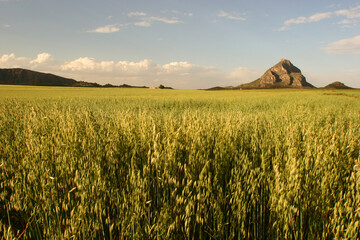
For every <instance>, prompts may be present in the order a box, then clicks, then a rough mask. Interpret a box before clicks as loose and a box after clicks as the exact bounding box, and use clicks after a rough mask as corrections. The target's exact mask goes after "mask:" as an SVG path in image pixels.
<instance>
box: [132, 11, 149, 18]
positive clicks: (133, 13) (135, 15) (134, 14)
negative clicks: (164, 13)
mask: <svg viewBox="0 0 360 240" xmlns="http://www.w3.org/2000/svg"><path fill="white" fill-rule="evenodd" d="M127 15H128V17H139V16H146V15H147V14H146V13H144V12H129V13H128V14H127Z"/></svg>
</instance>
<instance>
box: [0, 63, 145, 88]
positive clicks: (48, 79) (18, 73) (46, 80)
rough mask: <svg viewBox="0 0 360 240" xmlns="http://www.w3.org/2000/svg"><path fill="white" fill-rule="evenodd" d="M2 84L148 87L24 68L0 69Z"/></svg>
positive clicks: (0, 82) (0, 81)
mask: <svg viewBox="0 0 360 240" xmlns="http://www.w3.org/2000/svg"><path fill="white" fill-rule="evenodd" d="M0 84H6V85H34V86H71V87H119V88H147V87H146V86H141V87H136V86H130V85H127V84H122V85H119V86H116V85H111V84H105V85H103V86H102V85H100V84H98V83H90V82H84V81H76V80H74V79H70V78H64V77H60V76H56V75H54V74H50V73H42V72H36V71H32V70H27V69H22V68H8V69H1V68H0Z"/></svg>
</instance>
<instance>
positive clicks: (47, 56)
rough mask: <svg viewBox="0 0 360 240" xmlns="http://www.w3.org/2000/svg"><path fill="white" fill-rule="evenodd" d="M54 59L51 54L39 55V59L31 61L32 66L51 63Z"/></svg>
mask: <svg viewBox="0 0 360 240" xmlns="http://www.w3.org/2000/svg"><path fill="white" fill-rule="evenodd" d="M51 60H52V57H51V55H50V54H49V53H39V54H38V55H37V58H35V59H34V60H32V61H30V63H31V64H42V63H45V62H48V61H51Z"/></svg>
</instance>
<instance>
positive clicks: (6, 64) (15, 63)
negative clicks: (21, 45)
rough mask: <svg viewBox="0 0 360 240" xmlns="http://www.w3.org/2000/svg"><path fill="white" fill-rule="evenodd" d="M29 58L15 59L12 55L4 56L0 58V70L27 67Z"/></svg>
mask: <svg viewBox="0 0 360 240" xmlns="http://www.w3.org/2000/svg"><path fill="white" fill-rule="evenodd" d="M29 61H30V59H29V58H25V57H16V56H15V54H14V53H10V54H4V55H2V56H1V57H0V67H1V68H18V67H21V66H29Z"/></svg>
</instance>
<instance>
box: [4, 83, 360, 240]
mask: <svg viewBox="0 0 360 240" xmlns="http://www.w3.org/2000/svg"><path fill="white" fill-rule="evenodd" d="M359 152H360V90H343V91H340V90H336V91H335V90H333V91H332V90H248V91H245V90H244V91H200V90H149V89H120V88H110V89H106V88H70V87H69V88H66V87H31V86H0V238H2V239H359V238H360V156H359Z"/></svg>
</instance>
